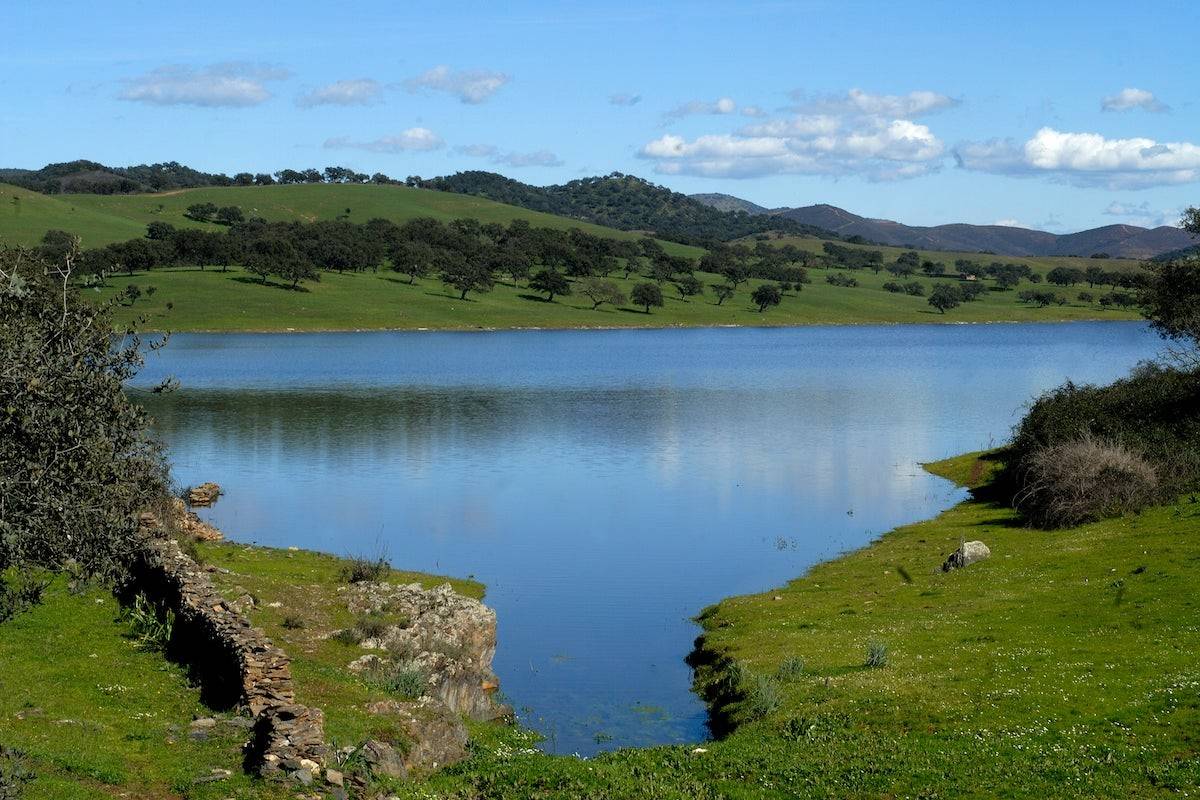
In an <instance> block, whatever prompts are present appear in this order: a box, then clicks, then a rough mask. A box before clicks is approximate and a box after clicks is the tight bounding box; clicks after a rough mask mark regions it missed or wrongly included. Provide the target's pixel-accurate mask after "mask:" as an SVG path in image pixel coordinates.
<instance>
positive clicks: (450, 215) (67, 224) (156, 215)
mask: <svg viewBox="0 0 1200 800" xmlns="http://www.w3.org/2000/svg"><path fill="white" fill-rule="evenodd" d="M194 203H215V204H216V205H218V206H238V207H240V208H241V209H242V210H243V211H244V212H245V213H246V216H247V217H253V216H256V217H262V218H263V219H266V220H268V221H270V222H290V221H300V222H316V221H317V220H332V219H339V218H341V219H346V220H348V221H350V222H359V223H362V222H366V221H368V220H370V219H374V218H376V217H381V218H383V219H389V220H392V221H393V222H404V221H405V220H408V219H412V218H414V217H434V218H435V219H439V220H442V221H448V220H452V219H461V218H471V219H477V220H479V221H480V222H499V223H503V224H507V223H509V222H512V221H513V220H514V219H525V220H529V224H531V225H533V226H535V227H543V228H557V229H560V230H567V229H570V228H579V229H580V230H583V231H586V232H588V233H592V234H595V235H597V236H606V237H609V238H613V239H627V240H636V239H640V238H642V234H638V233H635V232H632V231H619V230H616V229H615V228H606V227H603V226H601V225H593V224H591V223H590V222H582V221H580V220H573V219H567V218H566V217H558V216H555V215H553V214H543V213H541V212H539V211H529V210H527V209H524V208H518V207H517V206H510V205H505V204H504V203H496V202H493V201H491V200H485V199H483V198H481V197H472V196H468V195H461V194H454V193H451V192H435V191H431V190H427V189H412V188H409V187H407V186H393V185H376V184H332V185H330V184H292V185H287V186H222V187H208V188H201V189H180V190H177V191H173V192H161V193H158V194H123V195H98V194H61V195H46V194H40V193H38V192H31V191H28V190H26V189H21V188H19V187H17V186H12V185H9V184H3V183H0V241H2V242H7V243H9V244H20V245H33V244H36V243H37V242H38V241H39V240H40V239H41V237H42V234H44V233H45V232H46V231H47V230H49V229H51V228H57V229H61V230H65V231H69V232H71V233H74V234H77V235H78V236H79V237H80V238H81V239H82V245H83V247H85V248H86V247H100V246H102V245H106V244H110V243H112V242H121V241H126V240H128V239H137V238H139V237H141V236H144V235H145V234H146V225H148V224H149V223H151V222H155V221H159V222H169V223H170V224H172V225H174V226H175V227H177V228H200V229H204V230H210V231H224V230H225V227H224V226H222V225H218V224H216V223H212V222H196V221H195V220H191V219H188V218H187V217H186V216H184V212H185V211H186V210H187V207H188V206H190V205H192V204H194ZM662 245H663V248H664V249H666V250H667V252H669V253H671V254H672V255H681V256H689V257H692V258H696V257H699V256H700V255H701V254H702V253H703V250H701V249H700V248H698V247H690V246H688V245H682V244H676V243H674V242H665V241H664V242H662Z"/></svg>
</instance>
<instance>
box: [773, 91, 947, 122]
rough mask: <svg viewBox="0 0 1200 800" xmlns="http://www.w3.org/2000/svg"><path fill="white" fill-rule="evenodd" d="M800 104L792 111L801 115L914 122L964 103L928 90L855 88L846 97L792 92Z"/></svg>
mask: <svg viewBox="0 0 1200 800" xmlns="http://www.w3.org/2000/svg"><path fill="white" fill-rule="evenodd" d="M791 97H792V100H793V101H795V103H796V105H795V106H794V107H793V108H792V109H791V110H792V111H795V112H797V113H801V114H834V115H838V116H853V115H859V116H865V117H886V118H889V119H914V118H916V117H920V116H924V115H925V114H931V113H933V112H935V111H941V110H943V109H947V108H953V107H954V106H956V105H958V104H959V102H960V101H958V100H955V99H954V98H952V97H948V96H946V95H944V94H938V93H937V92H931V91H927V90H921V91H915V92H909V93H908V94H871V93H870V92H865V91H863V90H862V89H851V90H850V91H848V92H846V94H844V95H824V96H812V95H808V94H806V93H805V92H803V91H801V90H799V89H797V90H794V91H792V92H791Z"/></svg>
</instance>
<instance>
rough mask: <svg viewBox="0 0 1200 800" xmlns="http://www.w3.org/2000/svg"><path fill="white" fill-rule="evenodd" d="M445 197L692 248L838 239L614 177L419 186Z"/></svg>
mask: <svg viewBox="0 0 1200 800" xmlns="http://www.w3.org/2000/svg"><path fill="white" fill-rule="evenodd" d="M421 185H422V186H425V187H427V188H430V189H438V190H440V191H443V192H456V193H460V194H469V195H476V196H478V197H488V198H491V199H493V200H498V201H500V202H502V203H512V204H513V205H518V206H521V207H522V208H529V209H534V210H537V211H546V212H549V213H552V214H561V215H563V216H566V217H571V218H574V219H584V220H588V221H590V222H595V223H597V224H599V225H608V226H610V227H613V228H621V229H624V230H639V231H650V232H653V233H654V235H656V236H659V237H661V238H663V239H670V240H672V241H676V242H688V243H691V244H705V243H709V242H713V241H723V242H724V241H730V240H732V239H739V238H741V237H743V236H750V235H752V234H756V233H766V232H768V231H780V232H783V233H787V234H791V235H797V236H817V237H822V238H831V239H836V238H837V236H836V235H833V234H831V233H830V232H829V231H828V230H823V229H821V228H818V227H815V226H813V225H809V224H806V223H803V222H799V221H797V220H792V219H786V218H775V217H770V216H763V215H750V214H738V213H734V212H730V211H725V210H721V209H718V208H713V207H712V206H710V205H708V204H705V203H702V202H700V201H699V200H696V199H695V198H692V197H688V196H687V195H685V194H680V193H679V192H673V191H671V190H670V189H668V188H666V187H664V186H658V185H656V184H653V183H650V182H649V181H647V180H643V179H642V178H638V177H637V176H634V175H623V174H621V173H619V172H614V173H612V174H611V175H605V176H603V177H601V176H596V177H591V178H580V179H579V180H574V181H571V182H569V183H565V184H561V185H555V186H531V185H529V184H527V183H521V182H520V181H515V180H513V179H512V178H506V177H505V176H503V175H498V174H496V173H494V172H480V171H473V172H459V173H456V174H454V175H449V176H446V177H441V178H433V179H431V180H427V181H422V183H421Z"/></svg>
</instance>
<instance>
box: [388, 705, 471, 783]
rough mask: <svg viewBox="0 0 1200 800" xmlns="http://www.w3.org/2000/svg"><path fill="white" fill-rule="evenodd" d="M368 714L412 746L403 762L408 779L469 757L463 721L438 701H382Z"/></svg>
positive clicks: (405, 751)
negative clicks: (385, 720) (401, 732)
mask: <svg viewBox="0 0 1200 800" xmlns="http://www.w3.org/2000/svg"><path fill="white" fill-rule="evenodd" d="M367 710H368V711H370V712H371V713H372V714H375V715H377V716H381V717H384V718H386V719H387V721H388V722H390V723H391V724H392V725H394V726H395V727H396V728H397V729H399V730H401V731H403V732H404V735H405V738H407V740H408V742H409V744H408V746H407V747H406V748H405V749H404V753H403V755H402V756H401V760H402V761H403V762H404V769H405V770H406V772H407V773H408V774H409V775H428V774H429V773H431V772H434V771H435V770H438V769H440V768H442V767H445V766H448V765H450V764H456V763H458V762H459V761H462V760H463V759H464V758H466V757H467V729H466V727H464V726H463V723H462V719H460V718H459V716H458V715H457V714H455V713H454V712H452V711H451V710H450V709H449V708H447V707H446V705H445V704H444V703H442V702H440V701H438V700H434V699H433V698H429V697H423V698H421V699H420V700H417V701H415V702H411V703H402V702H399V701H396V700H381V701H379V702H376V703H371V704H370V705H369V706H367Z"/></svg>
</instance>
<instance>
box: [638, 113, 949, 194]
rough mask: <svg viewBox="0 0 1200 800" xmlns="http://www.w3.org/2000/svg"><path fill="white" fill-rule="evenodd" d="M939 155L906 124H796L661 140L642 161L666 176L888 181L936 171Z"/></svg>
mask: <svg viewBox="0 0 1200 800" xmlns="http://www.w3.org/2000/svg"><path fill="white" fill-rule="evenodd" d="M944 151H945V146H944V144H943V143H942V141H941V140H940V139H938V138H937V137H936V136H935V135H934V134H933V132H932V131H931V130H930V129H929V128H927V127H926V126H924V125H921V124H918V123H916V122H913V121H911V120H905V119H894V120H885V119H870V120H852V121H848V120H843V119H837V118H834V117H798V118H796V119H793V120H784V121H773V122H768V123H764V124H759V125H751V126H748V127H745V128H743V129H742V130H741V131H738V132H737V133H734V134H710V135H707V136H700V137H698V138H696V139H693V140H690V141H689V140H687V139H684V138H683V137H681V136H676V135H673V134H667V135H665V136H662V137H660V138H658V139H655V140H654V141H652V142H649V143H647V144H646V145H645V146H644V147H642V149H641V151H640V155H641V156H642V157H643V158H647V159H650V160H652V161H654V162H655V170H656V171H657V172H660V173H663V174H667V175H699V176H703V177H714V178H716V177H723V178H751V177H757V176H760V175H774V174H803V175H830V176H841V175H852V174H858V175H863V176H865V177H867V178H868V179H870V180H876V181H890V180H901V179H904V178H915V177H918V176H920V175H925V174H928V173H929V172H933V171H936V170H937V169H939V168H940V166H941V160H942V157H943V154H944Z"/></svg>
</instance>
